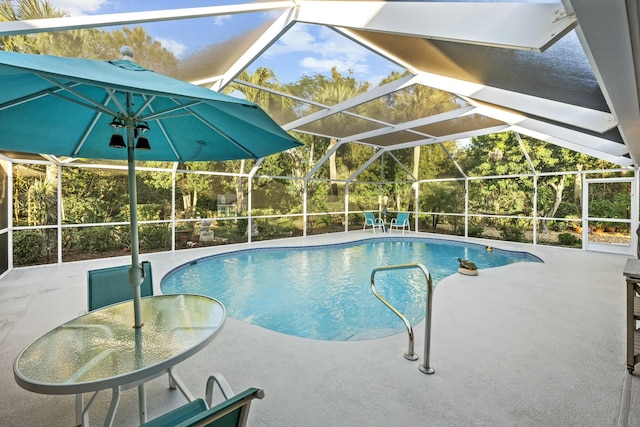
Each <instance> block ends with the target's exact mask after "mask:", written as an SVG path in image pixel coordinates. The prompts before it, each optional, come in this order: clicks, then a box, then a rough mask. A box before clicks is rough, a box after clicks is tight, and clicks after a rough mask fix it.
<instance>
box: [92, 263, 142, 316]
mask: <svg viewBox="0 0 640 427" xmlns="http://www.w3.org/2000/svg"><path fill="white" fill-rule="evenodd" d="M130 267H131V265H119V266H117V267H107V268H101V269H98V270H89V271H88V272H87V286H88V289H87V291H88V292H87V294H88V307H89V308H88V309H89V311H93V310H95V309H97V308H100V307H104V306H107V305H111V304H115V303H117V302H122V301H127V300H130V299H132V298H133V291H132V290H131V285H129V268H130ZM142 271H143V273H144V280H143V282H142V284H140V295H141V296H143V297H146V296H150V295H153V277H152V274H151V263H150V262H149V261H143V262H142Z"/></svg>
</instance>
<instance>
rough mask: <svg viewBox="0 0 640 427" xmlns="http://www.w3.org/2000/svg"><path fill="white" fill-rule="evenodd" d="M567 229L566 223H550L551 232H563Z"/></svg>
mask: <svg viewBox="0 0 640 427" xmlns="http://www.w3.org/2000/svg"><path fill="white" fill-rule="evenodd" d="M566 229H567V223H566V222H565V221H550V222H549V230H551V231H562V230H566Z"/></svg>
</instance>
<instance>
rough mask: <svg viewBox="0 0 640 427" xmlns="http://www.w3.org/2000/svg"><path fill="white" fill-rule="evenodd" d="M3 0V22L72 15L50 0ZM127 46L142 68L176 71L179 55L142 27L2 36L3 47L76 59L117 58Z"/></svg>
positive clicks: (0, 13)
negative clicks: (134, 54) (56, 6)
mask: <svg viewBox="0 0 640 427" xmlns="http://www.w3.org/2000/svg"><path fill="white" fill-rule="evenodd" d="M0 1H1V2H0V21H4V22H10V21H19V20H28V19H44V18H62V17H66V16H69V13H68V12H67V11H65V10H62V9H58V8H54V7H53V6H52V5H51V3H50V2H49V1H48V0H15V1H12V0H0ZM125 45H126V46H130V47H132V48H133V49H134V52H135V53H136V57H135V60H136V62H138V64H140V65H142V66H143V67H147V68H149V69H152V70H154V71H156V72H159V73H163V74H168V75H174V74H175V73H176V72H177V68H178V60H177V59H176V57H175V56H174V55H173V54H172V53H171V52H169V51H168V50H167V49H165V48H163V47H162V45H161V43H160V42H158V41H154V40H153V39H152V38H151V36H149V35H148V34H147V33H146V32H145V30H144V29H143V28H142V27H134V28H133V29H130V28H127V27H124V28H122V30H114V31H112V32H108V31H102V30H97V29H95V28H88V29H81V30H70V31H55V32H45V33H36V34H24V35H17V36H5V37H0V48H2V49H3V50H7V51H14V52H22V53H32V54H47V55H57V56H64V57H73V58H91V59H105V60H108V59H116V58H119V57H120V48H121V47H122V46H125Z"/></svg>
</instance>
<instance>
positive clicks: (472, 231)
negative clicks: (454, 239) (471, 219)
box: [468, 224, 484, 237]
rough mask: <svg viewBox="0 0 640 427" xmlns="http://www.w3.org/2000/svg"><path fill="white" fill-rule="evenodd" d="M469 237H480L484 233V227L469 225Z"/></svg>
mask: <svg viewBox="0 0 640 427" xmlns="http://www.w3.org/2000/svg"><path fill="white" fill-rule="evenodd" d="M468 232H469V237H480V236H482V233H484V227H483V226H481V225H480V224H469V229H468Z"/></svg>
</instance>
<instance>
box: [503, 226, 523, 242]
mask: <svg viewBox="0 0 640 427" xmlns="http://www.w3.org/2000/svg"><path fill="white" fill-rule="evenodd" d="M498 230H500V236H502V238H503V239H504V240H508V241H510V242H522V241H524V229H523V228H522V227H520V226H519V225H508V224H505V225H501V226H500V227H498Z"/></svg>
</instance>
